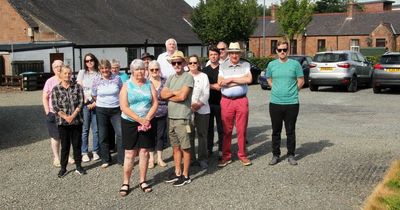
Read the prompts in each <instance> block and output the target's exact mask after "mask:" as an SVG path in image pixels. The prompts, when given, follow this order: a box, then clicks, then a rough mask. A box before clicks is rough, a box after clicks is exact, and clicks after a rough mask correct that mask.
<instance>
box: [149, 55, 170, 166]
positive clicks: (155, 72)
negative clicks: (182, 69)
mask: <svg viewBox="0 0 400 210" xmlns="http://www.w3.org/2000/svg"><path fill="white" fill-rule="evenodd" d="M148 70H149V72H150V74H149V79H150V81H151V83H152V84H153V86H154V88H155V89H156V92H157V99H158V109H157V112H156V116H155V124H156V125H157V128H156V131H157V133H156V146H155V148H154V150H155V151H157V165H158V166H161V167H166V166H167V164H166V163H165V162H164V161H163V159H162V151H163V149H164V148H165V147H166V144H167V114H168V104H167V101H165V100H162V99H161V96H160V94H161V90H162V89H163V88H164V85H165V82H166V81H167V79H165V78H163V77H161V71H160V64H159V63H158V62H157V61H155V60H153V61H150V63H149V67H148ZM154 150H153V151H150V153H149V154H150V158H149V168H154V163H155V161H154Z"/></svg>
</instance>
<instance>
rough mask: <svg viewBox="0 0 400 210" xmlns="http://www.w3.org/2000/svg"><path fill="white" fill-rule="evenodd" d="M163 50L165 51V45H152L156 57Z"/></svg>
mask: <svg viewBox="0 0 400 210" xmlns="http://www.w3.org/2000/svg"><path fill="white" fill-rule="evenodd" d="M163 52H165V47H154V56H155V57H156V58H158V56H159V55H160V54H161V53H163Z"/></svg>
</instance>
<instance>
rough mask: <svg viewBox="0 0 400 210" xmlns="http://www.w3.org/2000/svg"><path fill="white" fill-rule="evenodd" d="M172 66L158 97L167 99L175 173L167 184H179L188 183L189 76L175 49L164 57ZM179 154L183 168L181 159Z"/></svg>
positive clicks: (180, 55)
mask: <svg viewBox="0 0 400 210" xmlns="http://www.w3.org/2000/svg"><path fill="white" fill-rule="evenodd" d="M168 61H169V62H170V63H171V64H172V66H173V67H174V70H175V74H173V75H171V76H169V77H168V79H167V81H166V83H165V86H164V88H163V89H162V91H161V98H162V99H164V100H168V101H169V102H168V137H169V140H170V143H171V145H172V147H173V155H174V162H175V172H173V173H172V174H170V175H169V176H168V180H166V182H167V183H172V182H173V185H174V186H177V187H179V186H183V185H185V184H189V183H190V182H191V180H190V177H189V165H190V136H189V134H190V133H191V128H190V116H191V114H192V112H191V109H190V107H191V98H192V89H193V86H194V79H193V76H192V75H190V74H189V73H188V72H185V71H184V69H183V68H184V66H185V65H186V62H185V57H184V55H183V53H182V52H181V51H176V52H175V53H174V54H173V55H172V56H171V57H170V59H169V60H168ZM182 155H183V171H182V170H181V161H182Z"/></svg>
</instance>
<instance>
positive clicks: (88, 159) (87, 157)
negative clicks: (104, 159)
mask: <svg viewBox="0 0 400 210" xmlns="http://www.w3.org/2000/svg"><path fill="white" fill-rule="evenodd" d="M89 161H90V158H89V155H88V154H84V155H82V162H84V163H87V162H89Z"/></svg>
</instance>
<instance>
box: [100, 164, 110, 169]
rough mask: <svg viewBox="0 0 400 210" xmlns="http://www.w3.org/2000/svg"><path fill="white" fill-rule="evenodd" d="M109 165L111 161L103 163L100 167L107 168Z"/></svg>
mask: <svg viewBox="0 0 400 210" xmlns="http://www.w3.org/2000/svg"><path fill="white" fill-rule="evenodd" d="M108 166H110V164H109V163H103V164H101V166H100V167H102V168H107V167H108Z"/></svg>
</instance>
